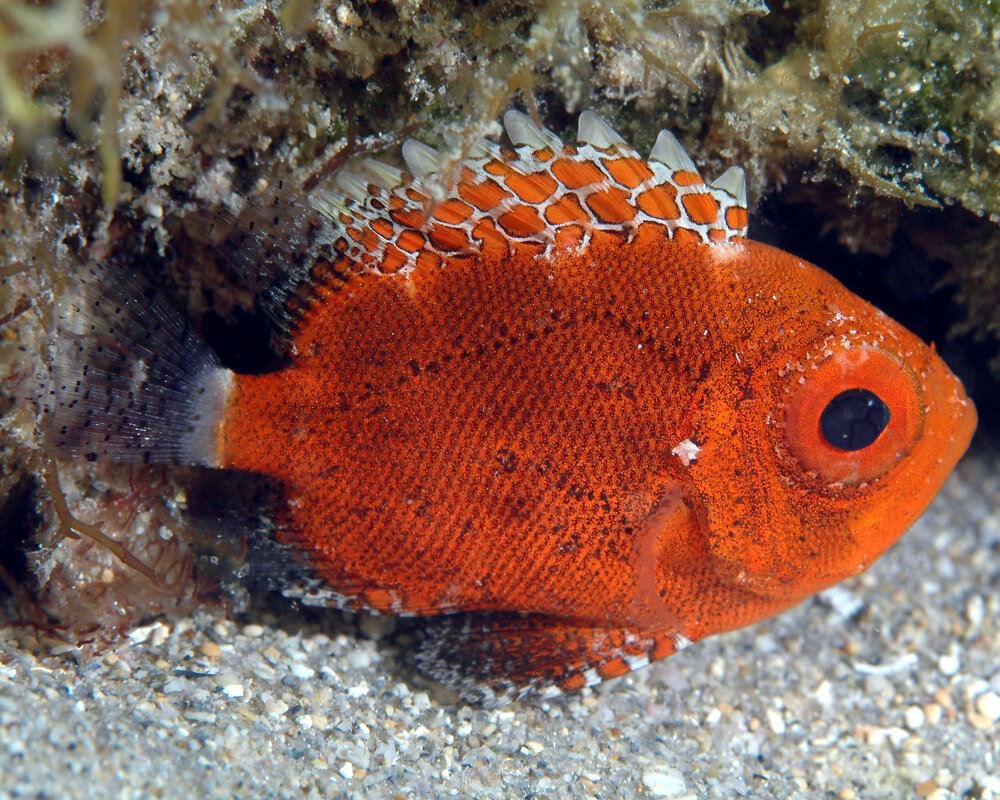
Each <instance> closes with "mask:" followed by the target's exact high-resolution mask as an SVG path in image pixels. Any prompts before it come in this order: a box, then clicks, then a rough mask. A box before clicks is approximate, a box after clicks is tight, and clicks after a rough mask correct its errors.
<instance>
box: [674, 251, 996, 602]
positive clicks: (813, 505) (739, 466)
mask: <svg viewBox="0 0 1000 800" xmlns="http://www.w3.org/2000/svg"><path fill="white" fill-rule="evenodd" d="M796 261H797V262H798V264H799V266H801V265H803V264H804V262H801V261H798V260H797V259H796ZM806 266H807V267H809V268H810V269H812V270H815V272H816V275H815V276H813V277H814V278H815V280H814V281H813V282H812V284H813V286H812V288H810V289H809V291H808V293H807V294H805V295H803V294H802V293H799V294H797V295H796V297H797V301H796V302H798V303H799V304H800V305H799V307H797V308H793V307H789V308H787V309H785V310H784V312H783V313H779V314H776V315H775V317H774V318H773V319H771V320H770V321H768V322H765V323H760V324H761V327H762V328H763V329H764V330H765V331H766V334H765V335H764V336H762V337H760V339H761V341H766V342H767V345H761V346H759V347H758V357H757V358H756V359H755V358H754V357H753V355H750V356H749V357H748V358H746V359H744V363H743V364H742V365H741V367H740V371H739V374H740V378H739V380H734V384H735V385H737V391H736V392H735V394H733V393H730V394H728V396H727V395H726V393H720V401H719V403H718V404H717V405H716V407H715V408H714V409H712V410H711V411H709V412H708V414H707V415H706V419H707V421H708V425H707V430H708V431H710V432H709V433H708V434H707V435H706V436H705V437H704V439H705V441H704V443H703V445H702V446H701V447H700V450H699V453H698V459H697V461H696V462H694V463H692V464H691V467H690V484H689V489H688V494H689V496H690V497H692V498H693V500H694V505H695V507H696V508H697V514H698V517H699V521H700V525H701V527H702V530H703V533H704V534H705V535H706V537H707V540H708V542H707V543H708V547H709V550H710V551H711V554H712V559H713V566H714V570H715V573H716V575H717V576H718V577H719V579H720V580H722V581H723V582H726V583H728V584H730V585H734V586H739V587H740V588H741V589H745V590H749V591H750V592H752V593H755V594H757V595H763V596H766V597H769V598H771V599H780V600H787V601H788V603H789V604H791V603H793V602H798V601H799V600H801V599H804V598H805V597H807V596H809V595H811V594H813V593H815V592H817V591H820V590H822V589H825V588H827V587H829V586H831V585H833V584H835V583H837V582H839V581H840V580H843V579H844V578H847V577H849V576H851V575H855V574H857V573H859V572H862V571H863V570H865V569H866V568H867V567H869V566H870V565H871V564H872V563H873V562H874V561H875V560H876V559H877V558H878V557H879V556H880V555H882V553H884V552H885V551H886V550H887V549H888V548H889V547H890V546H891V545H892V544H893V543H894V542H895V541H896V540H897V539H898V538H899V537H900V536H901V535H902V534H903V533H904V532H905V531H906V529H907V528H908V527H909V526H910V525H911V524H912V523H913V522H914V521H915V520H916V519H917V518H918V517H919V516H920V514H921V513H922V512H923V511H924V509H925V508H926V507H927V505H928V504H929V503H930V502H931V500H932V499H933V498H934V496H935V495H936V494H937V492H938V490H939V489H940V488H941V486H942V485H943V483H944V481H945V479H946V478H947V477H948V475H949V473H950V472H951V470H952V469H953V468H954V466H955V464H956V463H957V462H958V460H959V459H960V458H961V456H962V454H963V453H964V452H965V450H966V448H967V447H968V445H969V442H970V440H971V438H972V434H973V432H974V431H975V427H976V411H975V408H974V406H973V404H972V401H971V400H970V399H969V398H968V397H967V396H966V393H965V390H964V388H963V386H962V384H961V381H960V380H959V379H958V378H957V377H956V376H955V375H954V374H953V373H952V372H951V370H950V369H949V368H948V366H947V365H946V364H945V363H944V361H943V360H942V359H941V357H940V356H939V355H938V354H937V352H936V351H935V349H934V347H933V346H930V345H927V344H925V343H924V342H922V341H921V340H920V339H919V338H918V337H917V336H915V335H914V334H912V333H911V332H910V331H908V330H906V329H905V328H904V327H903V326H901V325H899V324H898V323H896V322H895V321H893V320H892V319H890V318H889V317H888V316H886V315H885V314H883V313H882V312H881V311H879V310H878V309H876V308H874V307H873V306H871V305H870V304H868V303H866V302H865V301H863V300H861V299H860V298H858V297H856V296H855V295H853V294H852V293H851V292H849V291H848V290H847V289H846V288H845V287H843V286H842V285H840V284H839V283H837V282H836V281H835V280H834V279H833V278H831V277H830V276H829V275H826V273H823V272H822V271H821V270H819V269H818V268H816V267H812V265H806ZM804 298H805V299H804ZM802 303H805V304H806V308H807V311H808V313H804V311H803V307H802V305H801V304H802ZM807 317H809V318H811V323H812V324H809V325H804V324H802V323H803V320H804V319H805V318H807ZM792 321H794V322H792Z"/></svg>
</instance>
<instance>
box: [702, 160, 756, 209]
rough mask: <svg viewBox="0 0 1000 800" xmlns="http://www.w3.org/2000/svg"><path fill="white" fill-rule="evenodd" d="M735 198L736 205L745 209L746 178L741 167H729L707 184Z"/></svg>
mask: <svg viewBox="0 0 1000 800" xmlns="http://www.w3.org/2000/svg"><path fill="white" fill-rule="evenodd" d="M709 185H711V186H714V187H715V188H716V189H721V190H722V191H724V192H726V193H727V194H731V195H732V196H733V197H734V198H736V204H737V205H740V206H744V207H746V204H747V176H746V173H745V172H744V171H743V168H742V167H730V168H729V169H727V170H726V171H725V172H723V173H722V174H721V175H720V176H719V177H718V178H716V179H715V180H714V181H712V182H711V184H709Z"/></svg>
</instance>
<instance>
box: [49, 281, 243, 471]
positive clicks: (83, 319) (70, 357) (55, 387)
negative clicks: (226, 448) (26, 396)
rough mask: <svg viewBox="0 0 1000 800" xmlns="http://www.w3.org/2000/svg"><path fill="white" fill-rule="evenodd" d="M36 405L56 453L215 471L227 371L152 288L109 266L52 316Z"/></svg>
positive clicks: (78, 288) (73, 291)
mask: <svg viewBox="0 0 1000 800" xmlns="http://www.w3.org/2000/svg"><path fill="white" fill-rule="evenodd" d="M52 351H53V352H52V360H51V363H50V365H49V366H48V374H47V375H46V376H45V378H43V380H42V381H41V384H42V385H41V387H40V394H39V398H38V399H39V401H40V405H41V407H42V411H43V414H44V419H45V422H44V427H45V432H46V436H47V438H48V442H49V444H50V446H52V447H53V448H54V449H55V451H56V452H58V453H59V454H61V455H66V456H70V457H80V458H86V459H87V460H88V461H97V460H108V461H118V462H126V463H146V464H183V465H205V466H217V465H218V464H219V455H218V441H219V426H220V424H221V421H222V415H223V413H224V412H225V408H226V403H227V401H228V398H229V394H230V390H231V387H232V383H233V373H232V372H231V371H230V370H228V369H226V368H224V367H222V366H220V364H219V361H218V359H217V358H216V356H215V354H214V353H213V352H212V351H211V350H209V348H208V346H207V345H206V344H205V343H204V342H202V341H201V339H199V337H198V336H197V334H196V333H195V332H194V331H193V330H192V329H191V327H190V325H188V324H187V323H186V322H185V321H184V320H183V319H182V318H181V316H180V315H179V314H178V313H177V312H176V311H175V310H174V309H172V308H170V307H169V306H168V305H167V304H166V303H164V302H163V301H162V300H160V299H158V298H157V297H156V296H155V292H154V291H153V289H152V287H150V286H149V285H147V284H146V283H145V282H143V281H142V280H141V279H140V278H138V277H137V276H135V275H132V274H129V273H126V272H125V271H124V270H123V269H121V268H117V267H104V266H96V265H91V266H88V267H86V268H85V269H84V270H83V275H82V279H81V280H80V282H79V285H74V287H73V288H72V289H70V290H69V292H68V293H67V295H64V297H63V298H62V300H60V302H59V304H58V306H57V309H56V332H55V337H54V342H53V345H52Z"/></svg>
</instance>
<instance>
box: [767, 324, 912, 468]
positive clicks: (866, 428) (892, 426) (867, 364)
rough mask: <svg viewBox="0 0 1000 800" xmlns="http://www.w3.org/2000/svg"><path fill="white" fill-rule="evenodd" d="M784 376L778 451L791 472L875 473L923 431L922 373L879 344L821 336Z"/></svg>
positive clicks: (900, 456) (892, 463) (896, 460)
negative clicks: (832, 341) (818, 341)
mask: <svg viewBox="0 0 1000 800" xmlns="http://www.w3.org/2000/svg"><path fill="white" fill-rule="evenodd" d="M786 381H787V383H786V384H785V387H784V389H783V390H782V395H783V396H782V401H781V411H780V415H779V426H778V427H777V428H776V432H778V436H779V441H778V443H777V451H778V452H779V454H782V455H783V457H784V463H785V465H786V468H787V469H788V475H789V476H790V477H793V478H794V479H796V480H805V481H819V482H820V483H823V484H825V485H827V486H841V487H845V486H861V485H862V484H868V483H871V482H872V481H877V480H879V479H880V478H881V477H882V476H883V475H885V474H886V473H887V472H889V471H890V470H891V469H893V468H894V467H895V466H896V465H897V464H899V463H900V462H901V461H902V460H903V459H904V458H905V457H906V455H907V454H908V453H909V452H910V451H911V450H912V448H913V447H914V446H915V445H916V443H917V441H918V440H919V438H920V436H921V433H922V430H923V420H924V411H925V401H924V397H923V389H922V385H921V382H920V378H919V376H918V375H917V374H916V373H914V372H913V370H912V369H910V367H909V366H907V364H906V362H905V361H904V359H903V358H902V356H900V355H899V354H897V353H895V352H893V351H891V350H889V349H887V348H884V347H883V346H880V345H879V344H873V343H869V342H865V341H848V342H847V344H843V343H841V342H834V343H832V344H831V343H830V342H829V341H828V340H826V339H824V341H823V342H822V343H821V344H820V345H819V347H818V348H817V351H816V352H814V353H812V354H807V356H806V357H805V358H804V359H803V360H802V361H800V362H799V365H798V366H797V367H793V368H792V369H790V370H789V372H788V373H786Z"/></svg>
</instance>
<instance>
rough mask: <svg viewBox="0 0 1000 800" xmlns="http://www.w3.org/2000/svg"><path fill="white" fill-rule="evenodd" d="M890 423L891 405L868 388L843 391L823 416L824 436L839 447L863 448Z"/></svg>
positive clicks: (821, 423)
mask: <svg viewBox="0 0 1000 800" xmlns="http://www.w3.org/2000/svg"><path fill="white" fill-rule="evenodd" d="M888 424H889V407H888V406H886V404H885V403H883V402H882V400H881V399H880V398H879V397H878V395H875V394H872V393H871V392H869V391H868V390H867V389H848V390H847V391H846V392H841V393H840V394H838V395H837V396H836V397H834V398H833V400H831V401H830V402H829V403H828V404H827V406H826V408H824V409H823V413H822V414H820V417H819V426H820V429H821V430H822V431H823V436H825V437H826V440H827V441H828V442H829V443H830V444H832V445H833V446H834V447H836V448H837V449H838V450H848V451H851V450H863V449H864V448H866V447H868V445H870V444H871V443H872V442H874V441H875V440H876V439H877V438H878V435H879V434H880V433H882V431H884V430H885V426H886V425H888Z"/></svg>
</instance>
